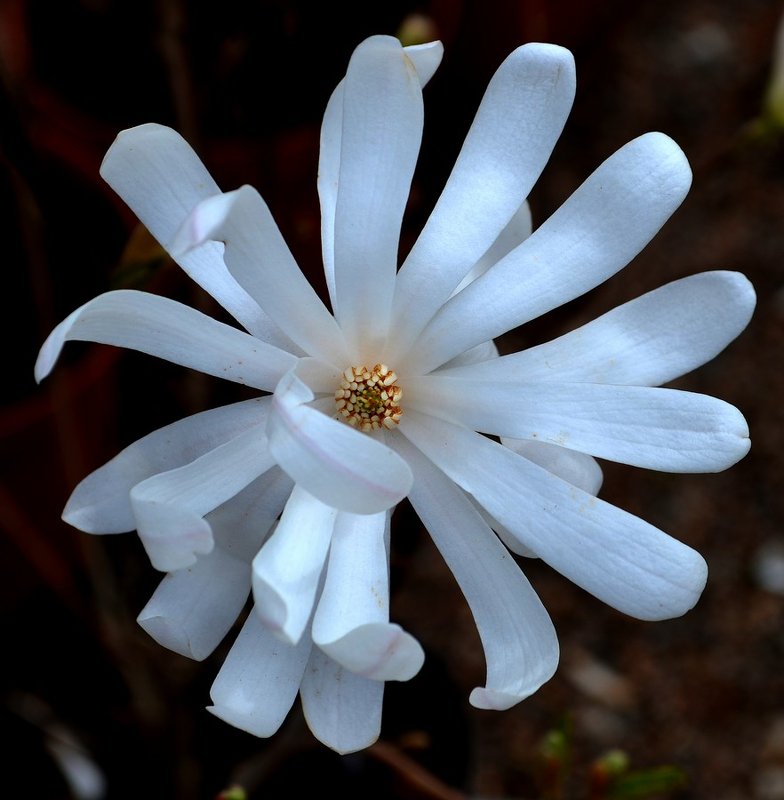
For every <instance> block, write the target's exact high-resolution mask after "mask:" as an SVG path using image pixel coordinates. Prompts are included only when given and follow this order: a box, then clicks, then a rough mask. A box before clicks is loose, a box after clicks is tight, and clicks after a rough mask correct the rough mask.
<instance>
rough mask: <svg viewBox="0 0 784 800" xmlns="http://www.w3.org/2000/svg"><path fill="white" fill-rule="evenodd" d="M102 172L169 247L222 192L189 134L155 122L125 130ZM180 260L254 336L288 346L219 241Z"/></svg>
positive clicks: (162, 242) (181, 264) (193, 276)
mask: <svg viewBox="0 0 784 800" xmlns="http://www.w3.org/2000/svg"><path fill="white" fill-rule="evenodd" d="M101 176H102V177H103V179H104V180H105V181H106V182H107V183H108V184H109V186H111V187H112V189H114V191H115V192H117V194H118V195H120V197H122V199H123V200H124V201H125V202H126V203H127V204H128V206H130V208H131V210H132V211H133V212H134V213H135V214H136V216H137V217H138V218H139V219H140V220H141V222H142V223H143V224H144V225H145V227H146V228H147V230H149V231H150V233H151V234H152V235H153V236H154V237H155V238H156V239H157V240H158V241H159V242H160V243H161V245H163V247H165V248H168V247H169V246H170V245H171V243H172V240H173V239H174V235H175V233H177V231H178V230H179V228H180V226H181V225H182V223H183V222H184V221H185V218H186V217H187V216H188V214H190V212H191V211H192V210H193V208H194V207H195V206H196V205H197V204H198V203H199V202H201V201H202V200H205V199H206V198H208V197H211V196H213V195H216V194H220V189H219V188H218V185H217V184H216V183H215V181H214V180H213V179H212V176H211V175H210V173H209V172H207V169H206V168H205V166H204V164H202V163H201V161H200V160H199V157H198V156H197V155H196V153H194V152H193V149H192V148H191V146H190V145H189V144H188V143H187V142H186V141H185V139H183V138H182V136H180V134H179V133H177V132H176V131H174V130H172V129H171V128H167V127H165V126H164V125H157V124H155V123H148V124H146V125H139V126H137V127H136V128H130V129H128V130H125V131H122V132H121V133H120V134H119V135H118V136H117V138H116V139H115V140H114V142H113V144H112V146H111V147H110V148H109V150H108V152H107V153H106V156H105V157H104V160H103V164H101ZM175 260H176V261H177V263H178V264H179V265H180V266H181V267H182V268H183V270H185V272H186V273H188V275H190V276H191V278H193V280H195V281H196V282H197V283H198V284H199V285H200V286H201V287H202V288H203V289H205V290H206V291H207V292H209V294H211V295H212V296H213V297H214V298H215V300H217V301H218V303H220V304H221V305H222V306H223V307H224V308H225V309H226V310H227V311H228V312H229V313H230V314H231V315H232V316H233V317H234V318H235V319H236V320H237V321H238V322H239V323H240V324H242V325H243V326H244V327H245V328H246V329H247V330H249V331H250V332H251V333H252V334H253V335H254V336H256V337H258V338H259V339H262V340H263V341H265V342H268V343H269V344H274V345H277V346H278V347H283V348H284V349H288V345H289V344H290V342H289V340H288V339H287V338H286V337H285V336H284V335H283V334H282V333H281V332H280V330H279V329H278V328H277V326H275V324H274V323H273V322H272V320H270V319H269V317H267V315H266V314H265V313H264V312H263V311H262V310H261V308H259V306H258V304H257V303H256V302H255V301H254V300H253V299H252V298H251V297H250V295H248V293H247V292H246V291H245V290H244V289H243V288H242V287H241V286H240V285H239V284H238V283H237V281H235V280H234V278H232V277H231V275H230V274H229V272H228V270H227V269H226V266H225V264H224V263H223V248H222V247H221V246H220V245H219V244H216V243H214V242H213V243H209V244H206V245H205V246H204V247H202V248H199V249H198V250H193V251H192V252H190V253H187V254H186V255H180V256H179V257H176V258H175Z"/></svg>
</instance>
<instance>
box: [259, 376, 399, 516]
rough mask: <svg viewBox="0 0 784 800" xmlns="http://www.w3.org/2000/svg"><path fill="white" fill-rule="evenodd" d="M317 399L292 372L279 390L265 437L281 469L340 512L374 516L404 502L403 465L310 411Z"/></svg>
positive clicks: (350, 430)
mask: <svg viewBox="0 0 784 800" xmlns="http://www.w3.org/2000/svg"><path fill="white" fill-rule="evenodd" d="M313 399H314V395H313V392H311V391H310V389H308V387H307V386H306V385H305V384H304V383H303V382H302V381H301V380H299V378H298V377H297V376H296V375H295V374H294V372H290V373H289V374H288V375H287V376H286V377H284V378H283V380H282V381H281V382H280V384H279V385H278V388H277V389H276V390H275V395H274V397H273V402H272V411H271V413H270V418H269V422H268V424H267V436H268V437H269V441H270V449H271V450H272V453H273V455H274V456H275V459H276V461H277V462H278V464H280V466H281V467H282V468H283V469H284V470H285V471H286V472H287V473H288V474H289V475H290V476H291V478H292V479H293V480H294V481H296V482H297V483H298V484H301V485H302V487H303V488H304V489H306V490H307V491H308V492H309V493H310V494H312V495H314V496H315V497H317V498H318V499H319V500H321V501H322V502H323V503H327V504H329V505H332V506H334V507H335V508H339V509H340V510H341V511H350V512H352V513H354V514H375V513H378V512H379V511H386V509H388V508H391V507H392V506H394V505H395V504H396V503H398V502H399V501H400V500H402V499H403V498H404V497H405V496H406V494H407V493H408V490H409V487H410V486H411V481H412V477H411V470H410V469H409V468H408V466H407V465H406V463H405V461H403V459H401V458H400V456H398V455H397V454H396V453H394V452H392V450H390V449H389V448H388V447H387V446H386V445H384V444H382V443H381V442H379V441H376V440H375V439H373V438H372V437H370V436H368V435H367V434H364V433H360V432H359V431H357V430H354V429H353V428H351V427H349V426H348V425H346V424H344V423H343V422H338V421H337V420H336V419H332V418H330V417H327V416H326V415H325V414H322V413H321V412H319V411H316V410H315V409H312V408H309V407H308V406H307V405H306V403H308V402H310V401H311V400H313Z"/></svg>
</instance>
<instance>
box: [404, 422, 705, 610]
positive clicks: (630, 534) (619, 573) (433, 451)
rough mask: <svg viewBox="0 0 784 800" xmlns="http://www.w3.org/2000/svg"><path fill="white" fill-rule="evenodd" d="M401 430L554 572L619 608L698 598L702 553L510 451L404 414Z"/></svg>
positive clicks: (673, 605) (687, 604)
mask: <svg viewBox="0 0 784 800" xmlns="http://www.w3.org/2000/svg"><path fill="white" fill-rule="evenodd" d="M400 429H401V431H402V432H403V433H404V434H405V435H406V436H407V437H408V438H409V439H410V440H411V441H412V442H413V443H414V444H415V445H416V446H417V447H418V448H419V449H420V450H421V451H422V452H423V453H424V454H425V455H426V456H427V457H428V458H429V459H430V460H431V461H433V462H434V463H435V464H436V466H438V467H439V468H440V469H442V470H443V471H444V472H445V473H446V474H447V475H448V476H449V477H450V478H452V480H453V481H455V483H457V484H458V485H459V486H461V487H462V488H463V489H465V490H466V491H467V492H469V493H470V494H472V495H473V496H474V497H475V498H476V499H477V500H478V501H479V502H480V503H481V504H482V505H483V506H484V507H485V508H486V509H487V510H488V511H489V512H490V514H492V515H493V516H494V517H495V518H496V519H498V520H499V522H501V523H502V524H503V525H504V526H505V527H506V528H507V529H508V530H509V531H510V532H511V533H512V534H513V535H514V536H516V537H518V538H519V539H520V541H521V542H522V543H523V544H524V545H525V546H526V547H528V548H529V549H531V550H533V552H535V553H537V555H539V557H540V558H541V559H543V560H544V561H546V562H547V563H548V564H550V566H552V567H553V568H554V569H557V570H558V571H559V572H561V573H562V574H563V575H565V576H566V577H567V578H569V579H570V580H572V581H574V583H576V584H577V585H578V586H581V587H582V588H583V589H585V590H586V591H588V592H590V593H591V594H593V595H595V596H596V597H598V598H599V599H600V600H603V601H604V602H605V603H607V604H608V605H610V606H612V607H613V608H617V609H618V610H619V611H623V612H624V613H626V614H629V615H631V616H633V617H637V618H639V619H650V620H654V619H668V618H671V617H677V616H680V615H681V614H684V613H685V612H686V611H688V610H689V609H690V608H691V607H692V606H693V605H694V604H695V603H696V602H697V600H698V599H699V596H700V594H701V593H702V590H703V588H704V586H705V581H706V578H707V567H706V565H705V561H704V560H703V558H702V557H701V556H700V555H699V553H697V552H695V551H694V550H692V549H691V548H690V547H687V546H686V545H685V544H682V543H681V542H679V541H677V540H676V539H673V538H672V537H670V536H668V535H667V534H665V533H663V532H662V531H660V530H658V529H657V528H654V527H653V526H652V525H649V524H648V523H647V522H644V521H643V520H641V519H639V518H638V517H635V516H633V515H632V514H629V513H627V512H625V511H622V510H621V509H619V508H616V507H614V506H611V505H609V504H608V503H605V502H603V501H602V500H599V499H597V498H595V497H593V496H591V495H589V494H587V493H585V492H581V491H580V490H579V489H577V488H576V487H574V486H570V485H569V484H567V483H565V482H564V481H562V480H560V479H559V478H557V477H555V476H554V475H551V474H550V473H549V472H547V471H546V470H544V469H542V468H541V467H538V466H537V465H536V464H533V463H532V462H530V461H528V460H527V459H524V458H521V457H520V456H518V455H516V454H515V453H513V452H512V451H511V450H509V449H508V448H506V447H503V446H502V445H500V444H497V443H496V442H493V441H491V440H490V439H487V438H486V437H484V436H482V435H480V434H478V433H474V432H473V431H470V430H468V429H466V428H461V427H459V426H456V425H453V424H451V423H448V422H445V421H443V420H440V419H437V418H435V417H428V416H425V415H422V414H420V413H419V412H416V411H413V410H407V411H406V414H405V416H404V417H403V419H402V420H401V423H400Z"/></svg>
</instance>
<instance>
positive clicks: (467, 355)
mask: <svg viewBox="0 0 784 800" xmlns="http://www.w3.org/2000/svg"><path fill="white" fill-rule="evenodd" d="M494 358H498V348H497V347H496V345H495V342H494V341H493V340H492V339H489V340H488V341H486V342H482V343H481V344H478V345H476V346H475V347H472V348H471V349H470V350H466V351H465V352H464V353H460V355H459V356H455V357H454V358H453V359H452V360H451V361H448V362H447V363H446V364H444V366H443V367H442V369H443V370H444V371H446V370H450V369H454V368H457V367H465V366H467V365H469V364H482V366H483V367H484V362H485V361H488V360H490V359H494ZM437 374H439V375H440V374H441V369H439V370H438V371H437Z"/></svg>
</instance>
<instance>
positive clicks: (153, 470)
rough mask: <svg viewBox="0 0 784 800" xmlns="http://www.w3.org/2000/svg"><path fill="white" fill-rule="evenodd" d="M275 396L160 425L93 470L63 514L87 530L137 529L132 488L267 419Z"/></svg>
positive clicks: (82, 529) (101, 531)
mask: <svg viewBox="0 0 784 800" xmlns="http://www.w3.org/2000/svg"><path fill="white" fill-rule="evenodd" d="M270 401H271V398H269V397H264V398H254V399H253V400H246V401H244V402H242V403H234V404H233V405H229V406H223V407H222V408H214V409H211V410H209V411H203V412H202V413H200V414H194V415H193V416H191V417H186V418H185V419H181V420H178V421H177V422H174V423H172V424H171V425H167V426H166V427H164V428H160V429H159V430H157V431H154V432H153V433H150V434H148V435H147V436H145V437H144V438H142V439H139V440H138V441H136V442H134V443H133V444H132V445H130V446H128V447H126V448H125V450H123V451H122V452H121V453H118V454H117V455H116V456H115V457H114V458H113V459H112V460H111V461H109V462H107V463H106V464H104V465H103V466H102V467H101V468H100V469H97V470H95V472H92V473H91V474H90V475H88V476H87V477H86V478H85V479H84V480H83V481H82V482H81V483H80V484H79V485H78V486H77V487H76V489H74V491H73V494H71V497H70V498H69V500H68V503H67V504H66V506H65V510H64V511H63V519H64V520H65V521H66V522H67V523H68V524H69V525H73V526H74V527H75V528H78V529H79V530H81V531H85V532H86V533H125V532H127V531H132V530H134V529H135V528H136V519H135V518H134V516H133V509H132V508H131V498H130V492H131V489H132V488H133V487H134V486H136V484H137V483H141V482H142V481H143V480H145V479H146V478H149V477H150V476H151V475H157V474H158V473H159V472H166V471H168V470H170V469H175V468H176V467H181V466H183V465H184V464H189V463H190V462H191V461H194V460H195V459H197V458H198V457H199V456H202V455H204V454H205V453H206V452H208V451H210V450H214V449H215V448H216V447H218V446H219V445H222V444H224V443H225V442H227V441H229V439H233V438H234V437H235V436H237V435H238V434H240V433H241V432H242V431H244V430H246V429H247V428H249V427H252V426H254V425H260V424H262V423H264V422H265V421H266V419H267V411H268V410H269V404H270Z"/></svg>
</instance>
